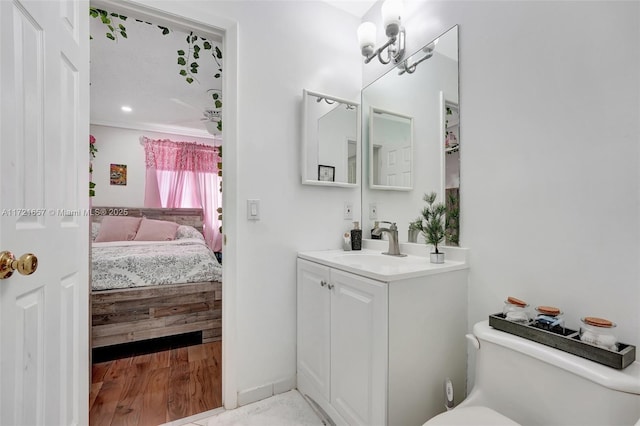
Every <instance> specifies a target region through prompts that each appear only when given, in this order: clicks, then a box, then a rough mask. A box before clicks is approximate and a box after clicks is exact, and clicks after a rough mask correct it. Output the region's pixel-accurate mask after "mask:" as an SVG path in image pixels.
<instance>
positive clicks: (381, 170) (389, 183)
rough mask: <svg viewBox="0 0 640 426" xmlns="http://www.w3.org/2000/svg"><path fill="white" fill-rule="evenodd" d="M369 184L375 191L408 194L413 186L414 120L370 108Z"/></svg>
mask: <svg viewBox="0 0 640 426" xmlns="http://www.w3.org/2000/svg"><path fill="white" fill-rule="evenodd" d="M369 141H370V143H369V183H370V186H371V188H372V189H387V190H400V191H408V190H410V189H411V187H412V185H411V182H412V178H411V176H412V173H411V170H412V164H413V155H412V153H413V119H412V118H411V117H408V116H405V115H402V114H398V113H395V112H390V111H385V110H382V109H379V108H374V107H369Z"/></svg>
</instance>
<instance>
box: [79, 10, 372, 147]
mask: <svg viewBox="0 0 640 426" xmlns="http://www.w3.org/2000/svg"><path fill="white" fill-rule="evenodd" d="M325 2H326V3H328V4H330V5H332V6H334V7H336V8H339V9H341V10H343V11H346V12H347V13H350V14H351V15H354V16H356V17H362V16H363V14H364V13H366V12H367V11H368V10H369V9H370V8H371V7H372V6H373V4H374V3H375V0H326V1H325ZM109 12H112V11H109ZM109 18H110V19H112V22H111V25H112V26H114V28H116V29H117V28H119V25H123V26H124V27H125V30H126V35H127V36H126V38H125V37H123V36H122V35H121V34H119V31H117V30H116V31H115V32H114V33H113V34H115V35H114V39H115V40H112V39H109V38H107V36H106V33H107V32H110V31H109V29H108V28H107V26H106V25H105V24H104V23H103V22H102V21H101V19H100V18H92V19H91V20H90V21H91V22H90V31H91V36H92V40H91V123H92V124H99V125H108V126H116V127H124V128H133V129H139V130H147V131H157V132H163V133H177V134H182V135H189V136H198V137H211V134H210V133H208V132H207V130H206V128H205V122H206V119H205V115H204V114H205V111H206V110H211V109H215V106H214V100H213V99H212V96H211V95H212V93H215V92H216V91H217V93H220V92H219V90H220V89H221V83H222V81H221V78H214V77H213V76H214V75H215V74H216V73H217V72H218V64H216V62H215V61H214V60H213V58H212V56H211V54H210V52H211V50H209V51H205V50H204V49H201V52H200V58H199V59H198V65H199V67H198V73H197V74H195V75H194V81H193V83H191V84H189V83H187V82H186V80H185V77H184V76H181V75H180V74H179V73H180V70H181V69H182V68H183V67H181V66H180V65H178V53H177V52H178V50H184V51H185V53H187V51H188V44H187V42H186V37H187V36H188V34H187V32H184V31H180V30H175V29H171V31H170V32H169V33H168V34H167V35H163V33H162V30H161V29H160V28H158V27H157V26H156V25H149V24H147V23H144V22H137V21H136V20H135V19H134V17H131V16H129V17H128V18H127V19H126V20H122V19H120V18H117V17H111V16H109ZM210 41H211V42H212V44H213V45H214V46H218V47H220V46H221V44H220V39H219V40H218V41H212V40H210ZM200 46H201V48H202V44H201V45H200ZM203 52H204V54H203ZM223 55H224V52H223ZM189 63H191V61H189ZM220 63H221V65H223V63H222V60H221V61H220ZM222 68H224V67H222ZM212 89H213V91H212ZM122 106H129V107H130V108H131V109H132V110H131V112H123V111H122V110H121V107H122ZM223 108H224V107H223ZM216 137H219V136H216Z"/></svg>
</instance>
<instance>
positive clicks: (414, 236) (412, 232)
mask: <svg viewBox="0 0 640 426" xmlns="http://www.w3.org/2000/svg"><path fill="white" fill-rule="evenodd" d="M418 235H420V230H419V229H409V242H410V243H417V242H418Z"/></svg>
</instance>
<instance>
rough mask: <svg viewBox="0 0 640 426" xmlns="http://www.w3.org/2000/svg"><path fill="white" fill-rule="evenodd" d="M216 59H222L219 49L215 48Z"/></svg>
mask: <svg viewBox="0 0 640 426" xmlns="http://www.w3.org/2000/svg"><path fill="white" fill-rule="evenodd" d="M216 57H217V58H218V59H222V52H221V51H220V48H219V47H218V46H216Z"/></svg>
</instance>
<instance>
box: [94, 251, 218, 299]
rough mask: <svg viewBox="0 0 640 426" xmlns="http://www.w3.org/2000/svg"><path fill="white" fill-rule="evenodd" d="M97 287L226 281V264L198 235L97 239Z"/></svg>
mask: <svg viewBox="0 0 640 426" xmlns="http://www.w3.org/2000/svg"><path fill="white" fill-rule="evenodd" d="M91 254H92V260H91V264H92V284H91V287H92V289H93V290H108V289H115V288H128V287H146V286H151V285H163V284H179V283H194V282H201V281H222V265H220V263H218V260H217V259H216V257H215V256H214V254H213V252H212V251H211V250H210V249H209V248H208V247H207V246H206V244H205V243H204V241H202V240H199V239H197V238H181V239H177V240H174V241H114V242H107V243H93V246H92V250H91Z"/></svg>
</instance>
